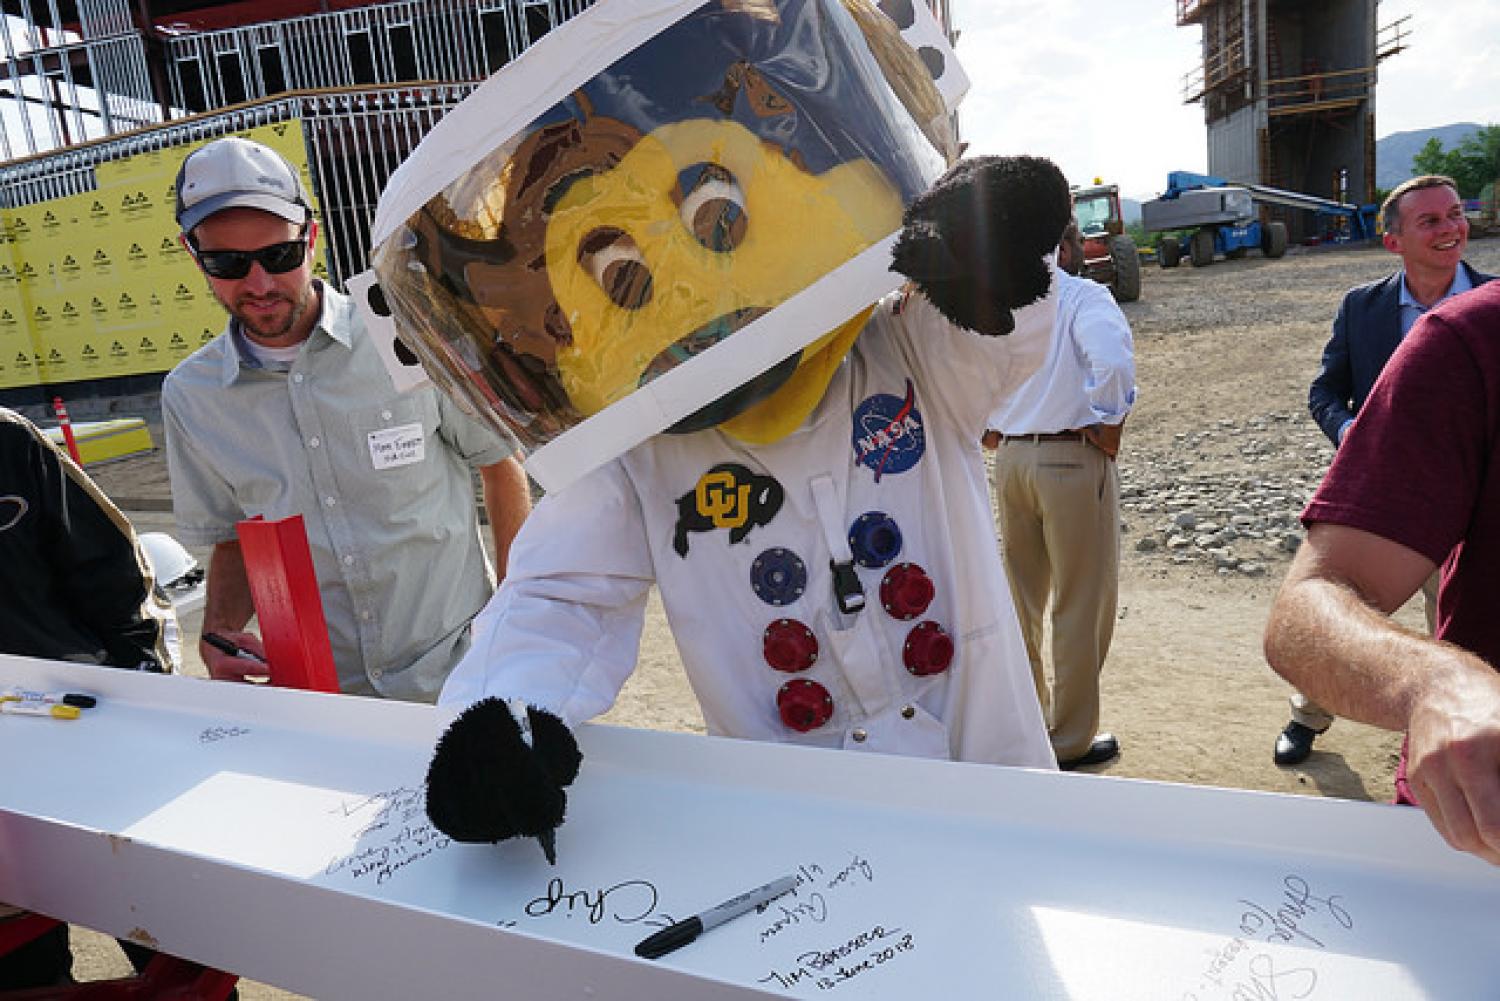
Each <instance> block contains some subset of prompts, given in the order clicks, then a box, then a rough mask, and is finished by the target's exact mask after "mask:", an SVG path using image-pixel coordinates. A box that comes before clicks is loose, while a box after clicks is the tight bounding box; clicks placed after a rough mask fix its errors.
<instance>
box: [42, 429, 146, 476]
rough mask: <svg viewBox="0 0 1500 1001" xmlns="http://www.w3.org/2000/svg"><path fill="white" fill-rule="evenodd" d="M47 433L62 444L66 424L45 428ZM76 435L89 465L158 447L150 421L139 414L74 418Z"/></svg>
mask: <svg viewBox="0 0 1500 1001" xmlns="http://www.w3.org/2000/svg"><path fill="white" fill-rule="evenodd" d="M45 431H46V434H47V437H48V438H50V439H51V440H52V444H54V445H56V446H57V447H58V448H66V446H65V445H64V444H63V433H62V428H57V427H52V428H46V429H45ZM73 439H74V441H76V442H77V443H78V455H79V457H80V458H82V459H83V464H84V465H85V466H87V465H90V464H91V463H95V462H107V461H109V460H110V459H123V458H125V457H127V456H131V455H139V454H141V453H143V452H149V451H151V450H152V449H154V448H155V447H156V445H155V444H154V443H153V442H152V441H151V432H150V431H149V430H148V429H147V428H146V422H145V421H143V420H141V419H140V418H139V417H122V418H119V419H117V420H112V421H74V422H73Z"/></svg>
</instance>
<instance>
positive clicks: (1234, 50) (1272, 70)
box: [1174, 0, 1410, 239]
mask: <svg viewBox="0 0 1500 1001" xmlns="http://www.w3.org/2000/svg"><path fill="white" fill-rule="evenodd" d="M1174 2H1175V4H1176V13H1177V23H1178V24H1179V25H1183V26H1188V25H1191V26H1197V27H1199V28H1200V29H1201V31H1202V37H1203V44H1202V59H1201V61H1200V63H1199V64H1198V65H1197V66H1195V67H1193V68H1192V69H1191V70H1190V71H1188V72H1187V73H1186V74H1184V76H1183V78H1182V97H1183V101H1184V102H1186V103H1193V102H1201V103H1202V105H1203V116H1204V122H1205V124H1206V126H1207V129H1208V153H1209V157H1208V160H1209V163H1208V172H1209V173H1210V174H1213V175H1217V176H1220V177H1225V178H1229V179H1230V180H1233V181H1235V182H1237V183H1244V184H1263V185H1269V186H1272V187H1278V188H1287V189H1292V190H1296V191H1301V192H1304V193H1306V194H1309V195H1314V196H1317V197H1321V198H1328V199H1333V200H1336V201H1354V202H1368V201H1371V200H1373V199H1374V196H1375V88H1376V84H1377V82H1378V72H1377V64H1378V63H1379V62H1380V61H1381V60H1383V59H1385V58H1387V57H1388V56H1391V55H1395V54H1396V53H1398V52H1400V51H1402V50H1403V49H1404V48H1406V47H1407V44H1408V40H1409V36H1410V18H1409V16H1408V17H1402V18H1400V19H1398V20H1396V21H1393V22H1391V23H1390V24H1387V25H1386V26H1385V27H1383V28H1378V27H1377V0H1323V2H1321V3H1318V4H1307V3H1303V2H1300V0H1174ZM1285 221H1286V222H1287V223H1288V224H1289V225H1290V226H1291V228H1292V229H1293V234H1292V235H1293V238H1294V239H1296V238H1300V237H1303V236H1308V235H1313V234H1310V233H1303V232H1298V231H1297V230H1298V228H1299V226H1305V221H1302V220H1298V219H1296V218H1287V219H1285Z"/></svg>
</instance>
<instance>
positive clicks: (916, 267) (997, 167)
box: [891, 156, 1073, 334]
mask: <svg viewBox="0 0 1500 1001" xmlns="http://www.w3.org/2000/svg"><path fill="white" fill-rule="evenodd" d="M1072 215H1073V196H1072V194H1071V193H1070V192H1069V190H1068V181H1067V178H1065V177H1063V175H1062V171H1060V170H1058V169H1057V166H1056V165H1055V164H1053V163H1052V161H1051V160H1046V159H1043V158H1041V157H1034V156H981V157H974V158H973V159H968V160H960V161H959V162H958V163H956V164H954V165H953V166H952V167H951V168H949V170H948V172H947V173H945V174H944V175H943V176H942V177H940V178H938V180H937V183H936V184H934V185H933V186H932V187H931V188H930V189H928V190H927V191H926V192H925V193H923V194H922V195H921V196H920V197H918V198H917V200H916V201H914V202H912V204H911V207H910V208H908V209H907V210H906V215H905V217H904V219H903V220H902V221H903V223H904V226H903V228H902V231H901V236H900V238H899V239H898V240H897V241H896V246H895V249H894V250H893V251H892V254H891V256H892V267H893V268H894V270H896V271H897V272H899V273H901V274H903V275H905V276H906V277H908V278H910V279H911V280H912V281H913V282H914V283H915V284H916V286H917V289H918V290H919V291H920V292H921V293H922V294H923V295H925V296H926V297H927V298H928V300H929V301H930V302H931V303H932V304H933V306H935V307H937V309H938V311H939V312H940V313H942V314H943V315H944V316H946V317H947V318H948V319H949V320H952V321H953V322H954V323H956V324H958V325H959V326H961V327H967V328H969V329H970V330H974V331H977V332H979V333H981V334H1008V333H1010V332H1011V331H1012V330H1014V329H1015V321H1014V319H1013V318H1012V317H1011V313H1012V311H1013V310H1017V309H1020V308H1021V307H1022V306H1027V305H1030V304H1031V303H1033V302H1036V301H1037V300H1039V299H1041V298H1043V297H1044V296H1045V295H1046V294H1047V290H1048V288H1049V287H1050V286H1051V282H1052V275H1051V269H1050V268H1048V267H1047V263H1046V261H1045V260H1044V257H1045V256H1046V255H1047V254H1050V253H1051V252H1052V251H1054V250H1056V249H1057V244H1058V241H1059V240H1061V239H1062V233H1063V230H1064V229H1065V228H1066V227H1067V225H1068V220H1069V219H1071V218H1072Z"/></svg>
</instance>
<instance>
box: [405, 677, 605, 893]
mask: <svg viewBox="0 0 1500 1001" xmlns="http://www.w3.org/2000/svg"><path fill="white" fill-rule="evenodd" d="M582 763H583V755H582V753H580V752H579V750H578V742H577V741H576V740H574V739H573V733H572V731H571V730H569V729H568V726H567V724H566V723H564V722H563V721H562V720H560V719H558V718H557V717H556V716H554V715H553V714H552V713H549V712H547V711H546V710H544V709H538V708H536V707H535V706H528V705H526V704H525V703H523V702H520V701H512V702H503V701H501V700H500V699H495V698H489V699H481V700H480V701H478V702H476V703H474V704H473V705H472V706H470V707H469V708H467V709H465V710H464V711H463V712H462V713H461V714H459V716H458V718H457V719H455V720H454V721H453V723H452V724H451V725H450V726H449V727H448V730H447V732H446V733H444V734H443V736H442V738H441V739H440V740H439V741H438V745H437V749H436V750H435V751H434V752H433V755H432V763H431V764H430V765H428V768H427V817H428V819H430V820H431V821H432V823H433V826H434V827H436V828H437V829H438V830H440V831H442V832H443V833H444V834H446V835H448V836H449V837H450V838H452V839H453V840H454V841H466V842H496V841H504V840H505V839H507V838H514V837H522V836H524V837H528V838H536V839H537V841H539V842H540V843H541V846H542V851H543V852H545V853H546V855H547V861H548V862H551V863H552V864H553V865H556V864H557V850H556V848H555V832H556V830H557V828H558V826H559V825H561V824H562V822H563V816H564V814H565V813H566V812H567V806H568V795H567V793H566V792H564V791H563V789H564V787H565V786H568V785H571V784H572V782H573V779H575V778H577V777H578V767H579V765H581V764H582Z"/></svg>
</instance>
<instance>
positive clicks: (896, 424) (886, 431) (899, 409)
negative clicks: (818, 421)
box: [854, 379, 927, 483]
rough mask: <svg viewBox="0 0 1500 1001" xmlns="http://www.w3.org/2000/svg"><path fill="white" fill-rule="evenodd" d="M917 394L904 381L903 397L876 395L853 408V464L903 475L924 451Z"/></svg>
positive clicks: (923, 433) (878, 480)
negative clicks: (904, 393) (904, 390)
mask: <svg viewBox="0 0 1500 1001" xmlns="http://www.w3.org/2000/svg"><path fill="white" fill-rule="evenodd" d="M916 400H917V392H916V390H915V389H913V388H912V384H911V380H910V379H907V380H906V397H905V398H904V399H903V398H902V397H899V396H892V395H891V394H890V393H876V394H875V395H874V396H871V397H868V398H866V400H865V401H864V402H863V403H861V404H860V405H859V406H858V407H856V408H854V461H855V462H858V463H859V464H860V465H861V466H868V467H869V468H870V469H872V470H874V471H875V482H876V483H879V482H880V477H881V475H882V474H884V473H904V472H906V471H907V470H908V469H910V468H911V467H912V466H915V465H916V464H917V460H918V459H920V458H922V453H923V452H925V451H927V435H926V433H925V432H924V431H923V430H922V412H921V411H920V410H918V409H917V407H916Z"/></svg>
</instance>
